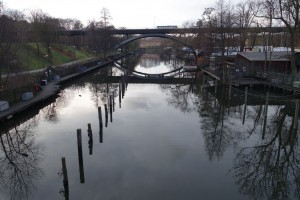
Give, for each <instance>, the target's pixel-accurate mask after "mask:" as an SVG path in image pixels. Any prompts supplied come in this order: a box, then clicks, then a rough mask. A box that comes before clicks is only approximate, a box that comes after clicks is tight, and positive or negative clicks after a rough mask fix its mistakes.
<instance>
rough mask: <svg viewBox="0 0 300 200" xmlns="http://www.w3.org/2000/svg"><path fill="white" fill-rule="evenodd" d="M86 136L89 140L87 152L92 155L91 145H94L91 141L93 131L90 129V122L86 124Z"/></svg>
mask: <svg viewBox="0 0 300 200" xmlns="http://www.w3.org/2000/svg"><path fill="white" fill-rule="evenodd" d="M88 137H89V141H88V144H89V154H90V155H93V145H94V142H93V131H92V128H91V124H90V123H89V124H88Z"/></svg>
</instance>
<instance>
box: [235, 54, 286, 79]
mask: <svg viewBox="0 0 300 200" xmlns="http://www.w3.org/2000/svg"><path fill="white" fill-rule="evenodd" d="M290 57H291V53H290V52H287V51H285V52H283V51H273V52H270V51H268V52H239V53H238V54H237V57H236V59H235V66H236V71H238V72H240V74H241V76H243V77H255V76H257V74H263V73H264V72H265V73H284V74H289V73H291V61H290Z"/></svg>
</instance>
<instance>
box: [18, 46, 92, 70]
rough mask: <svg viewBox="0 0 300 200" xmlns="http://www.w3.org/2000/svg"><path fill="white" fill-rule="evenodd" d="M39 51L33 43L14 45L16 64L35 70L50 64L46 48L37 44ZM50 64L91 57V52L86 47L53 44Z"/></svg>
mask: <svg viewBox="0 0 300 200" xmlns="http://www.w3.org/2000/svg"><path fill="white" fill-rule="evenodd" d="M39 48H40V52H39V53H38V48H37V46H36V44H35V43H27V44H22V45H19V46H18V47H14V49H15V50H16V49H17V51H16V52H17V54H16V57H17V60H18V66H19V67H20V66H21V68H22V69H23V70H35V69H40V68H44V67H47V66H49V65H51V58H50V56H49V55H48V51H47V49H46V48H45V47H44V46H43V45H41V44H39ZM51 53H52V65H59V64H62V63H67V62H71V61H74V60H78V59H85V58H90V57H93V54H92V52H89V51H88V50H86V49H83V48H80V49H77V48H76V47H73V46H66V45H64V46H61V47H60V46H58V45H53V46H52V48H51Z"/></svg>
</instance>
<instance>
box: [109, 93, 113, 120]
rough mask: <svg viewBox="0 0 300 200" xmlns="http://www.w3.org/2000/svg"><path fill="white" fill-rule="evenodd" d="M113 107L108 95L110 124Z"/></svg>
mask: <svg viewBox="0 0 300 200" xmlns="http://www.w3.org/2000/svg"><path fill="white" fill-rule="evenodd" d="M112 107H113V105H112V96H111V95H109V114H110V122H112V112H113V108H112Z"/></svg>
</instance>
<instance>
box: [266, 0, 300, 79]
mask: <svg viewBox="0 0 300 200" xmlns="http://www.w3.org/2000/svg"><path fill="white" fill-rule="evenodd" d="M262 3H264V5H265V10H264V11H265V13H268V14H267V15H265V16H266V18H270V20H273V19H274V20H280V21H281V22H282V23H283V24H284V25H285V27H286V28H287V32H288V33H289V36H290V48H291V68H292V73H293V75H296V74H297V66H296V55H295V53H296V52H295V46H296V39H297V32H298V27H299V20H300V18H299V15H300V1H299V0H265V1H263V2H262Z"/></svg>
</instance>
